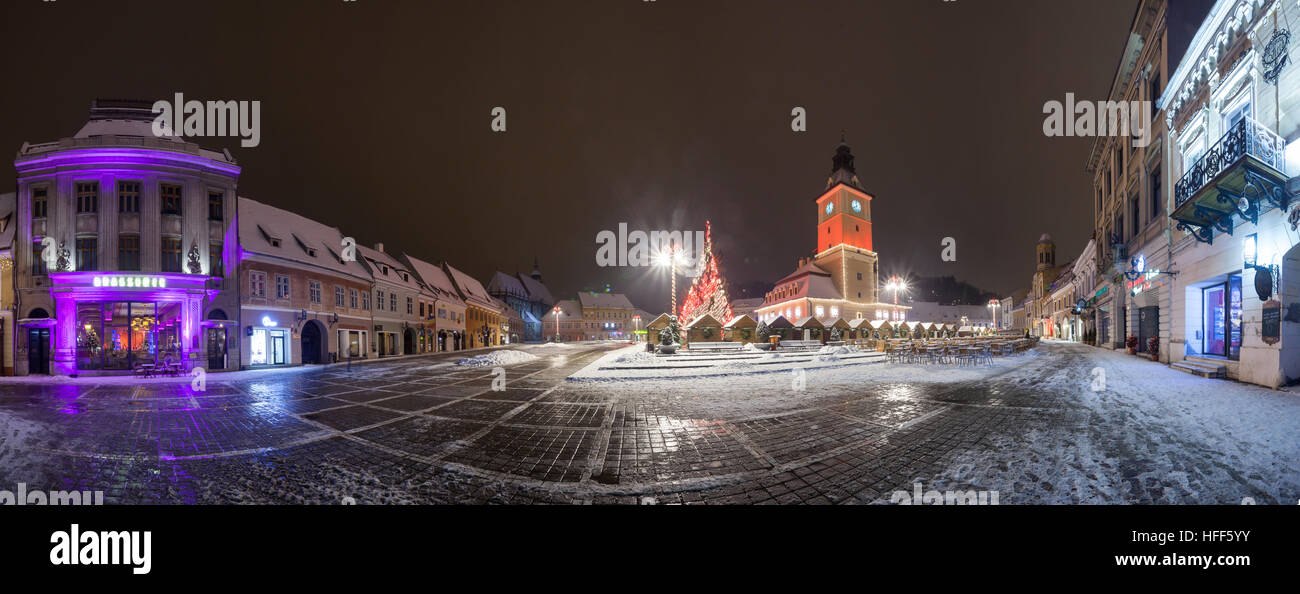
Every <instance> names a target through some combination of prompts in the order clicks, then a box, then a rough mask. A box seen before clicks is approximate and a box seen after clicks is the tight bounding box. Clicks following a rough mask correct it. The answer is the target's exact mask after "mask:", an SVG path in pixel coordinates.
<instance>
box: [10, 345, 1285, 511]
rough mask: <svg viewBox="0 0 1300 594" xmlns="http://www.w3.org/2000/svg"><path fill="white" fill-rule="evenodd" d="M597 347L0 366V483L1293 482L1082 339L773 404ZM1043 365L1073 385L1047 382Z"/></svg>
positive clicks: (1099, 487) (396, 491)
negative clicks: (193, 381) (718, 404)
mask: <svg viewBox="0 0 1300 594" xmlns="http://www.w3.org/2000/svg"><path fill="white" fill-rule="evenodd" d="M524 348H525V349H527V348H529V347H524ZM609 348H612V347H602V346H583V347H572V348H568V349H565V352H564V353H562V354H558V355H557V354H554V352H553V350H552V349H546V348H537V347H533V348H532V350H531V352H533V353H535V354H537V355H539V356H540V357H541V359H540V360H538V361H536V362H533V363H527V364H523V365H517V366H512V367H509V368H508V369H507V382H508V383H507V389H506V390H504V391H493V390H492V389H491V386H492V379H493V377H494V376H493V375H492V374H491V372H490V370H485V369H461V368H457V367H456V366H454V365H453V364H452V363H454V361H455V360H456V359H457V358H459V357H457V356H428V357H417V358H406V359H396V360H391V361H380V362H375V363H368V364H364V365H355V366H354V367H353V370H352V371H351V372H349V371H347V370H346V369H343V368H340V367H330V368H324V369H314V370H297V371H294V372H287V373H268V374H267V375H266V376H265V377H264V378H255V379H248V378H247V377H243V378H242V379H239V380H231V381H223V379H222V378H221V377H220V376H219V375H212V376H210V377H209V378H208V384H207V389H206V390H204V391H201V392H196V391H194V390H193V389H192V388H191V386H190V384H189V383H188V382H172V383H141V384H138V385H122V384H113V383H105V384H99V385H96V384H93V383H82V384H80V385H59V384H52V383H41V382H35V383H0V420H3V421H4V422H5V425H3V427H6V428H7V429H6V430H5V431H3V432H0V486H3V485H4V484H5V483H9V484H13V483H17V482H24V483H27V484H28V485H32V486H33V487H34V488H35V487H42V488H50V489H78V490H81V489H85V490H103V491H104V492H105V500H106V502H108V503H114V504H117V503H125V504H148V503H164V504H180V503H319V504H335V503H341V502H344V501H347V502H352V501H355V502H357V503H503V504H536V503H547V504H553V503H560V504H591V503H594V504H650V503H653V504H658V505H665V504H686V505H696V504H869V503H882V502H888V500H889V497H890V494H891V493H892V492H894V491H897V490H907V489H909V488H910V486H911V485H912V484H913V482H915V481H922V482H923V483H925V484H927V485H932V486H934V487H935V488H959V489H993V490H999V491H1000V492H1001V493H1002V497H1001V502H1002V503H1004V504H1006V503H1043V502H1049V503H1206V502H1223V500H1230V498H1231V497H1234V496H1236V493H1238V492H1244V493H1247V494H1252V495H1254V496H1256V497H1258V498H1260V499H1261V500H1262V501H1281V500H1284V499H1285V497H1286V495H1285V493H1286V492H1287V491H1286V490H1287V489H1293V488H1294V487H1295V482H1296V476H1295V474H1296V471H1295V469H1294V464H1293V461H1294V458H1288V452H1289V450H1288V447H1290V449H1291V450H1293V449H1294V446H1285V445H1284V446H1282V447H1280V448H1279V449H1278V450H1277V453H1276V454H1275V455H1274V457H1275V461H1272V462H1267V463H1265V464H1263V465H1262V466H1261V465H1260V463H1258V462H1257V461H1254V460H1247V459H1243V458H1242V457H1240V456H1239V455H1237V454H1233V453H1224V452H1219V451H1216V450H1215V448H1213V447H1211V446H1209V445H1207V444H1205V443H1203V442H1199V441H1197V440H1195V439H1194V438H1192V437H1191V436H1188V435H1185V434H1184V433H1185V432H1180V431H1178V430H1176V429H1174V428H1172V427H1167V426H1163V425H1161V424H1159V423H1158V421H1156V420H1152V419H1149V418H1142V417H1141V416H1140V415H1139V414H1138V413H1137V412H1135V411H1134V410H1131V409H1130V408H1129V407H1127V406H1124V405H1123V401H1122V400H1120V401H1119V404H1117V405H1115V407H1114V409H1113V412H1111V411H1110V410H1104V411H1103V412H1102V413H1100V414H1099V412H1098V410H1097V409H1095V408H1091V409H1090V408H1088V407H1086V406H1084V405H1083V400H1085V393H1084V392H1083V390H1084V388H1083V386H1086V385H1087V381H1086V380H1087V375H1088V374H1087V369H1088V368H1089V366H1090V365H1092V364H1093V362H1092V361H1091V359H1090V357H1092V356H1093V355H1091V354H1089V351H1086V350H1080V349H1083V348H1084V347H1062V346H1045V347H1042V348H1045V349H1047V350H1048V353H1047V355H1045V356H1044V357H1040V358H1039V359H1038V360H1036V361H1033V362H1029V363H1027V364H1026V365H1027V366H1028V368H1027V369H1026V370H1024V372H1023V373H1018V374H1016V376H1015V377H1010V378H1000V377H996V376H993V377H988V378H986V379H984V380H980V381H974V382H966V383H947V384H944V383H926V382H924V381H920V380H918V381H917V382H891V383H881V384H875V385H863V384H854V385H843V386H818V389H817V390H814V391H810V392H809V393H808V394H807V396H806V398H803V399H795V400H793V401H791V403H790V404H786V405H784V408H785V410H782V411H778V412H770V411H762V410H757V409H754V410H747V409H745V408H744V407H734V408H731V409H725V410H722V411H721V412H718V413H716V414H714V413H713V412H712V411H710V410H709V409H708V407H707V406H705V405H704V404H701V402H700V401H698V399H696V398H694V394H693V392H692V390H693V389H694V387H693V385H691V384H690V383H687V382H683V383H682V384H680V385H675V386H672V387H670V388H666V389H660V390H657V391H653V392H652V391H644V392H642V391H639V390H635V389H628V388H627V387H626V386H623V387H605V386H602V385H599V384H596V385H591V384H575V383H570V382H566V381H565V378H566V377H567V376H568V375H569V374H571V373H573V372H574V371H576V370H577V369H580V368H582V367H584V366H586V365H587V364H589V363H591V362H592V361H593V360H594V359H595V358H597V357H599V356H600V355H602V354H604V353H605V352H607V350H608V349H609ZM548 351H551V352H548ZM1060 374H1065V376H1068V377H1076V376H1077V378H1078V379H1079V386H1080V387H1079V388H1077V390H1076V389H1073V388H1071V389H1061V388H1060V387H1059V386H1060V385H1061V384H1060V382H1059V381H1058V382H1057V383H1056V384H1055V385H1056V386H1057V388H1054V389H1045V388H1044V385H1046V384H1043V383H1042V382H1044V381H1045V380H1044V379H1043V378H1052V377H1056V378H1057V379H1058V380H1059V378H1060V377H1062V376H1061V375H1060ZM810 377H812V376H810ZM1223 385H1224V386H1231V384H1227V383H1225V384H1223ZM1225 389H1226V388H1225ZM1232 389H1237V388H1232ZM1072 390H1073V391H1072ZM1117 398H1119V397H1118V396H1117ZM1170 444H1174V445H1175V446H1176V447H1177V448H1178V449H1176V450H1175V451H1174V452H1173V453H1170V451H1169V446H1170ZM1265 459H1266V460H1267V459H1268V458H1267V457H1265ZM1224 467H1230V468H1231V471H1225V470H1224ZM1272 483H1279V484H1278V485H1277V486H1276V487H1268V486H1267V485H1269V484H1272ZM1261 485H1263V486H1261ZM1279 493H1281V494H1279Z"/></svg>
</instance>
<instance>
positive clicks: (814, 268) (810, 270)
mask: <svg viewBox="0 0 1300 594" xmlns="http://www.w3.org/2000/svg"><path fill="white" fill-rule="evenodd" d="M810 274H811V275H816V276H825V277H828V278H829V277H830V275H831V273H829V272H826V271H825V270H824V269H822V267H820V266H818V265H816V264H813V262H812V260H809V261H808V262H806V263H805V264H804V265H803V266H800V267H799V268H796V269H795V271H794V272H791V273H790V274H788V275H786V277H785V278H783V279H781V280H779V281H776V284H777V285H783V284H785V283H788V282H790V281H793V280H794V279H796V278H799V277H801V276H805V275H810Z"/></svg>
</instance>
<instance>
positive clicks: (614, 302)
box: [578, 292, 636, 309]
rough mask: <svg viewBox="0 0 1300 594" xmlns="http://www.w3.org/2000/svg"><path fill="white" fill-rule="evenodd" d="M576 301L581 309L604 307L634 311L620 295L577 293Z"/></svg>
mask: <svg viewBox="0 0 1300 594" xmlns="http://www.w3.org/2000/svg"><path fill="white" fill-rule="evenodd" d="M578 301H579V302H580V303H582V307H583V308H588V307H605V308H610V309H636V308H635V307H632V302H631V301H628V300H627V296H625V295H623V294H622V293H593V292H586V293H578Z"/></svg>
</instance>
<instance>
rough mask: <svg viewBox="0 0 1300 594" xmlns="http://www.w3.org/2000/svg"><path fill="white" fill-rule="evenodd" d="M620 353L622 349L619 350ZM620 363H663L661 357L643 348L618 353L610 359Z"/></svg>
mask: <svg viewBox="0 0 1300 594" xmlns="http://www.w3.org/2000/svg"><path fill="white" fill-rule="evenodd" d="M619 352H620V353H622V352H623V351H619ZM610 361H611V362H613V363H618V364H620V365H638V366H640V365H663V364H664V363H663V359H662V358H660V357H656V356H655V354H654V353H651V352H649V351H645V350H636V351H633V352H631V353H626V354H622V355H618V356H617V357H614V358H613V359H611V360H610Z"/></svg>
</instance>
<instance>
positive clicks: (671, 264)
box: [655, 244, 683, 318]
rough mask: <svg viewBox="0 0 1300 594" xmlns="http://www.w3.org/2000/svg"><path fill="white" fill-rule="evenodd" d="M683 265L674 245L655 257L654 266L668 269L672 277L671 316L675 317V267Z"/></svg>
mask: <svg viewBox="0 0 1300 594" xmlns="http://www.w3.org/2000/svg"><path fill="white" fill-rule="evenodd" d="M682 263H683V258H682V250H681V247H679V246H677V245H676V244H674V245H672V246H669V247H668V249H667V250H665V251H662V252H659V254H658V255H656V256H655V264H657V265H659V266H665V267H668V268H669V269H670V270H669V274H670V275H671V276H672V303H673V308H672V310H671V311H672V316H673V317H674V318H675V317H677V266H678V265H680V264H682Z"/></svg>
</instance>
